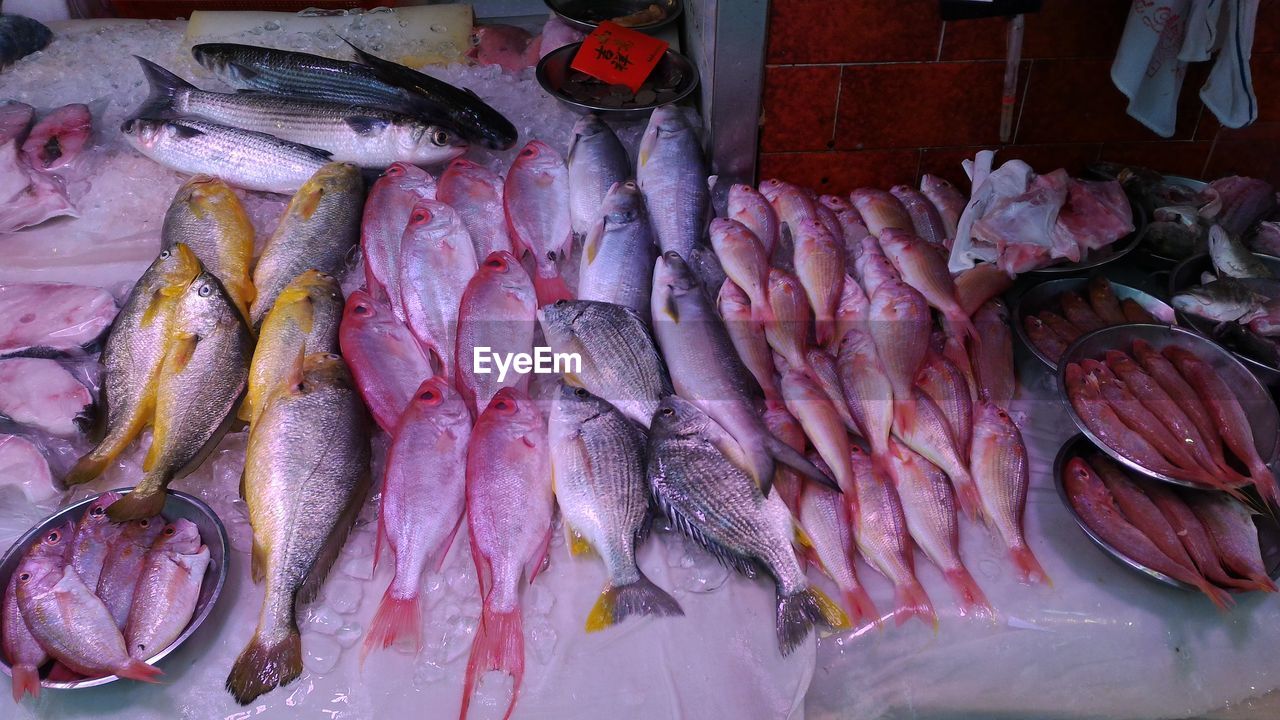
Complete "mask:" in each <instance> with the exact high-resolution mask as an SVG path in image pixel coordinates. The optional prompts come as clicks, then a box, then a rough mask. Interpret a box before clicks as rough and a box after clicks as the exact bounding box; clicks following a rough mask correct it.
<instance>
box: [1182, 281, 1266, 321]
mask: <svg viewBox="0 0 1280 720" xmlns="http://www.w3.org/2000/svg"><path fill="white" fill-rule="evenodd" d="M1266 302H1267V298H1266V297H1265V296H1264V295H1261V294H1259V293H1256V292H1254V291H1253V290H1252V289H1250V288H1249V287H1248V286H1246V285H1244V284H1243V283H1241V282H1239V281H1237V280H1235V279H1232V278H1222V279H1219V280H1215V281H1213V282H1211V283H1208V284H1205V285H1196V286H1194V287H1189V288H1187V289H1185V290H1180V291H1178V292H1176V293H1174V294H1173V297H1171V298H1169V304H1170V305H1172V306H1173V308H1174V309H1175V310H1179V311H1181V312H1184V313H1188V314H1190V315H1196V316H1198V317H1202V318H1205V319H1207V320H1215V321H1217V322H1232V321H1234V322H1239V323H1248V322H1249V321H1250V320H1253V319H1254V318H1257V317H1260V316H1262V315H1263V314H1265V310H1264V309H1263V305H1264V304H1265V303H1266Z"/></svg>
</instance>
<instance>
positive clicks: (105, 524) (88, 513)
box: [70, 492, 125, 588]
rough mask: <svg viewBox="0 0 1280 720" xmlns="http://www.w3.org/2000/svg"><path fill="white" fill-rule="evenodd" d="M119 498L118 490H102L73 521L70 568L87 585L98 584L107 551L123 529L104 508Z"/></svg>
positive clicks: (93, 586)
mask: <svg viewBox="0 0 1280 720" xmlns="http://www.w3.org/2000/svg"><path fill="white" fill-rule="evenodd" d="M119 499H120V493H116V492H105V493H102V494H101V495H99V496H98V497H96V498H94V499H93V501H92V502H90V503H89V506H88V507H87V508H86V509H85V511H84V514H83V515H81V516H80V519H79V520H78V521H76V532H75V535H74V536H73V538H72V545H71V556H70V562H71V568H72V569H73V570H75V571H76V574H77V575H79V576H80V579H81V580H83V581H84V584H85V585H87V586H88V587H91V588H97V587H98V578H100V577H102V568H103V566H104V565H105V564H106V561H107V553H108V552H109V551H110V549H111V546H112V545H113V544H114V543H115V541H116V539H117V538H119V537H120V534H121V533H123V532H124V530H125V526H124V525H121V524H120V523H114V522H111V518H109V517H107V507H108V506H109V505H111V503H113V502H115V501H116V500H119Z"/></svg>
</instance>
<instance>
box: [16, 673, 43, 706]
mask: <svg viewBox="0 0 1280 720" xmlns="http://www.w3.org/2000/svg"><path fill="white" fill-rule="evenodd" d="M24 695H31V697H33V698H38V697H40V671H39V670H37V669H36V668H34V667H32V666H30V665H14V666H13V701H14V702H22V697H23V696H24Z"/></svg>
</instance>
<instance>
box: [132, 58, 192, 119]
mask: <svg viewBox="0 0 1280 720" xmlns="http://www.w3.org/2000/svg"><path fill="white" fill-rule="evenodd" d="M134 57H135V58H137V60H138V64H139V65H141V66H142V74H143V75H145V76H146V78H147V85H148V86H149V87H150V93H151V94H150V95H148V96H147V99H146V101H144V102H143V104H142V107H141V108H139V109H138V112H137V113H136V115H137V116H138V117H168V116H171V115H173V114H174V107H173V104H174V100H175V99H176V98H177V96H178V94H179V93H181V92H184V91H187V90H194V89H195V86H194V85H192V84H191V83H189V82H187V81H186V80H183V79H182V78H180V77H178V76H177V75H175V74H173V73H171V72H169V71H168V70H165V69H164V68H162V67H160V66H159V65H157V64H155V63H153V62H151V61H150V60H148V59H146V58H144V57H139V56H137V55H134Z"/></svg>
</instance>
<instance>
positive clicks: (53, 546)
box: [16, 520, 75, 592]
mask: <svg viewBox="0 0 1280 720" xmlns="http://www.w3.org/2000/svg"><path fill="white" fill-rule="evenodd" d="M74 539H75V525H74V524H73V523H72V522H71V521H70V520H68V521H67V522H65V523H63V524H61V525H59V526H57V527H55V528H51V529H49V530H46V531H45V532H44V534H43V535H41V536H40V539H39V540H37V541H36V542H35V543H34V544H32V545H31V547H30V548H28V549H27V553H26V555H24V556H23V557H22V561H21V562H20V563H18V569H17V571H16V572H17V576H18V585H19V586H20V589H21V587H22V586H26V588H27V589H28V591H35V592H38V591H40V590H42V589H45V588H48V587H50V586H52V585H53V584H54V583H56V582H57V581H58V580H59V579H60V578H61V577H62V568H63V567H65V566H66V564H67V562H68V559H69V558H70V555H71V545H72V541H73V540H74Z"/></svg>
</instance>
